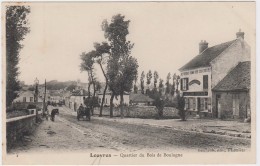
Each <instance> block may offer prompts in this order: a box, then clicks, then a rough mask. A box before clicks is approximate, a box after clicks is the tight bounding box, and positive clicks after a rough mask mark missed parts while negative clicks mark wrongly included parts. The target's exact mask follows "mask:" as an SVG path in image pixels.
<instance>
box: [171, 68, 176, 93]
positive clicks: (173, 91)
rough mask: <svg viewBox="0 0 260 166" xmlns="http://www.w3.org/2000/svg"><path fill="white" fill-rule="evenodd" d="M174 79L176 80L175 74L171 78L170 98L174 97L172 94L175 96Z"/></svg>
mask: <svg viewBox="0 0 260 166" xmlns="http://www.w3.org/2000/svg"><path fill="white" fill-rule="evenodd" d="M176 79H177V76H176V73H174V74H173V76H172V88H171V95H172V96H174V94H175V84H176Z"/></svg>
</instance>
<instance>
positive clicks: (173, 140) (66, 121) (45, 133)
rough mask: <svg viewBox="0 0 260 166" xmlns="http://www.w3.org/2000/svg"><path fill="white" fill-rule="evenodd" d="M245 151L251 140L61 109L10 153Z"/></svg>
mask: <svg viewBox="0 0 260 166" xmlns="http://www.w3.org/2000/svg"><path fill="white" fill-rule="evenodd" d="M229 148H230V149H232V150H247V149H248V148H250V139H243V138H235V137H228V136H219V135H213V134H203V133H196V132H188V131H179V130H174V129H172V128H168V127H155V126H150V125H140V124H130V123H122V122H118V121H116V120H106V118H98V117H92V119H91V121H90V122H89V121H78V120H77V119H76V116H75V113H74V112H72V111H71V110H69V109H68V108H66V107H63V108H60V114H59V115H58V116H56V119H55V122H52V121H44V122H43V123H42V124H41V125H40V126H39V127H38V129H37V131H36V132H35V134H34V135H33V136H31V141H28V142H25V143H23V144H22V146H19V147H17V148H15V149H13V150H11V151H10V152H11V153H18V152H34V151H37V152H39V151H43V152H44V151H70V152H71V151H86V152H90V151H91V152H93V151H99V150H102V151H106V150H110V151H111V150H112V151H115V152H117V151H127V152H134V151H139V150H164V151H177V150H178V151H179V150H187V149H188V150H189V151H198V150H208V149H215V150H227V149H229Z"/></svg>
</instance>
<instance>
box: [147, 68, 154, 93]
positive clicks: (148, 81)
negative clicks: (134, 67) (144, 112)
mask: <svg viewBox="0 0 260 166" xmlns="http://www.w3.org/2000/svg"><path fill="white" fill-rule="evenodd" d="M152 77H153V74H152V71H151V70H149V71H148V73H147V74H146V84H147V86H148V89H149V86H150V84H151V79H152Z"/></svg>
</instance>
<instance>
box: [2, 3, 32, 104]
mask: <svg viewBox="0 0 260 166" xmlns="http://www.w3.org/2000/svg"><path fill="white" fill-rule="evenodd" d="M29 13H30V7H28V6H7V7H6V72H7V73H6V106H7V107H8V106H10V105H11V104H12V101H13V100H14V99H15V98H16V97H17V93H16V91H18V90H20V86H19V80H18V75H19V71H18V70H19V69H18V63H19V53H20V50H21V49H22V47H23V46H22V44H21V41H23V39H24V37H25V35H26V34H27V33H28V32H29V27H28V19H27V15H28V14H29Z"/></svg>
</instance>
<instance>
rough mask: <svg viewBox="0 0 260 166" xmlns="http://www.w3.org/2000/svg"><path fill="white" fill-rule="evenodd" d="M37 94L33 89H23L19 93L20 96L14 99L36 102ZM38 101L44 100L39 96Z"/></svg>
mask: <svg viewBox="0 0 260 166" xmlns="http://www.w3.org/2000/svg"><path fill="white" fill-rule="evenodd" d="M34 98H35V94H34V92H33V91H21V92H19V93H18V97H17V98H16V99H14V101H13V103H18V102H19V103H28V102H34ZM38 102H42V99H41V98H38Z"/></svg>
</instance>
